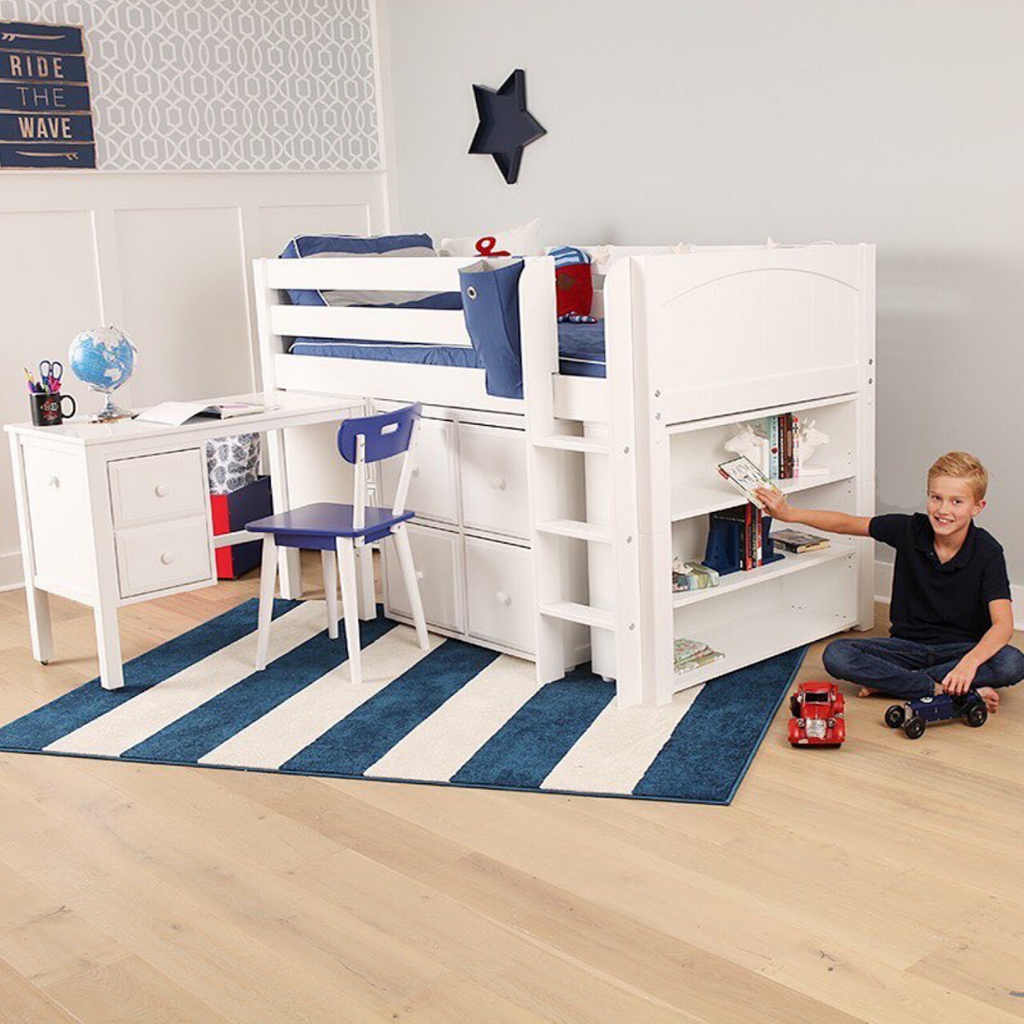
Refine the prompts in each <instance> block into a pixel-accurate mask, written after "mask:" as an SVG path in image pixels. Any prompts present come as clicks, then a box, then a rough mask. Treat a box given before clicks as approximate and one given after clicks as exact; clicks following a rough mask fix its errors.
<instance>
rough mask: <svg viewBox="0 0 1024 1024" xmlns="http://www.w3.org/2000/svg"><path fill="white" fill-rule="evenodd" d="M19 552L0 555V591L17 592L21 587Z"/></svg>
mask: <svg viewBox="0 0 1024 1024" xmlns="http://www.w3.org/2000/svg"><path fill="white" fill-rule="evenodd" d="M22 581H23V577H22V572H21V552H20V551H6V552H4V553H3V554H0V590H17V589H18V587H20V586H21V585H22Z"/></svg>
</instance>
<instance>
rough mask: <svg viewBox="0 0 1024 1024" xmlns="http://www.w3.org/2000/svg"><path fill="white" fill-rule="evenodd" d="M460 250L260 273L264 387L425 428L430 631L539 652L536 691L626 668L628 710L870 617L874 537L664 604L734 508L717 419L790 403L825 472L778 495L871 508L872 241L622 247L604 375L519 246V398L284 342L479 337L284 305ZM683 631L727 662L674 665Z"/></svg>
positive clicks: (451, 276) (376, 285) (445, 280)
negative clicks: (566, 354) (582, 361)
mask: <svg viewBox="0 0 1024 1024" xmlns="http://www.w3.org/2000/svg"><path fill="white" fill-rule="evenodd" d="M474 262H476V261H475V260H473V259H446V258H437V259H418V260H410V259H400V258H386V257H372V258H366V259H362V258H345V259H335V260H332V259H320V260H307V261H301V260H258V261H256V262H255V266H254V273H255V281H256V295H257V308H258V313H259V327H260V353H261V364H262V370H263V379H264V386H265V387H266V388H267V389H268V390H273V389H277V388H284V389H291V390H300V391H310V392H322V393H330V394H342V395H351V396H356V397H359V398H362V399H366V400H368V401H371V402H374V403H377V404H383V405H386V404H387V403H388V402H403V401H413V400H415V401H421V402H423V403H424V404H425V406H426V407H427V409H426V416H427V417H428V418H433V420H434V424H433V425H434V427H435V429H436V438H435V440H436V443H435V444H434V445H433V446H431V444H430V443H427V444H424V445H423V446H422V447H423V451H422V452H421V471H422V472H421V476H420V493H419V496H417V495H416V494H415V493H413V492H415V490H416V486H417V485H416V484H415V483H414V487H413V492H411V493H410V499H409V500H410V505H411V507H413V508H417V510H418V511H420V512H421V517H422V518H421V520H420V526H419V528H418V529H419V532H418V534H417V535H416V536H414V537H413V545H414V549H416V545H417V543H419V544H420V550H418V551H417V565H420V564H421V562H423V563H424V564H426V565H427V569H426V570H425V578H424V581H423V588H422V589H423V590H424V594H425V603H426V604H427V606H428V620H431V621H432V628H434V629H436V630H437V631H439V632H441V633H444V634H446V635H450V636H458V637H464V638H467V639H470V640H472V641H473V642H475V643H482V644H485V645H489V646H492V647H495V648H497V649H499V650H505V651H510V652H512V653H518V654H521V655H523V656H526V657H534V658H535V660H536V662H537V671H538V677H539V681H540V682H547V681H550V680H552V679H557V678H560V677H561V675H562V674H563V672H564V671H565V669H566V668H570V667H572V666H574V665H575V664H577V663H578V662H579V661H581V660H583V659H584V658H585V657H586V656H587V654H588V652H589V653H591V654H592V657H593V663H594V668H595V671H597V672H598V673H600V674H602V675H604V676H606V677H611V678H614V679H615V680H616V684H617V694H618V702H619V705H620V706H630V705H636V704H646V705H653V704H663V703H666V702H667V701H669V700H670V699H671V697H672V694H673V693H675V692H677V691H678V690H680V689H683V688H686V687H690V686H694V685H697V684H699V683H702V682H706V681H708V680H710V679H713V678H715V677H717V676H719V675H722V674H724V673H726V672H729V671H732V670H734V669H737V668H740V667H743V666H745V665H748V664H751V663H753V662H755V661H758V660H761V659H762V658H765V657H769V656H770V655H772V654H776V653H779V652H781V651H784V650H787V649H790V648H792V647H795V646H798V645H800V644H803V643H808V642H810V641H813V640H816V639H819V638H821V637H824V636H828V635H830V634H832V633H835V632H838V631H841V630H844V629H848V628H851V627H856V628H868V627H870V626H871V625H872V622H873V608H872V600H873V598H872V595H873V591H874V587H873V561H872V552H871V550H870V544H869V542H867V541H858V542H852V543H842V544H840V543H834V544H833V546H832V548H830V549H829V550H828V551H826V552H819V553H816V554H814V555H804V556H790V557H786V558H785V559H784V560H782V561H781V562H777V563H773V564H772V565H769V566H765V567H763V568H761V569H756V570H752V571H749V572H745V573H737V574H735V575H730V576H728V577H726V578H724V579H723V580H722V584H721V586H720V587H718V588H715V589H713V590H706V591H699V592H696V593H692V594H673V592H672V589H671V561H672V557H673V555H674V554H678V555H682V556H683V557H688V558H691V559H692V558H699V557H700V556H701V554H702V553H703V541H704V538H705V536H706V520H707V513H709V512H711V511H713V510H715V509H721V508H727V507H729V506H731V505H735V504H738V503H739V502H738V496H737V495H736V493H735V492H733V491H732V490H731V488H729V486H728V485H727V484H725V482H724V481H721V480H720V479H719V478H718V476H717V473H716V470H715V466H716V463H717V462H719V461H722V458H723V449H722V447H721V446H722V444H723V442H724V441H725V439H726V438H727V436H728V433H729V432H730V428H731V427H732V426H734V425H735V424H739V423H743V422H746V421H752V420H755V419H757V418H759V417H762V416H765V415H771V414H775V413H778V412H785V411H799V412H801V413H802V415H804V416H810V417H813V418H815V419H816V420H817V421H818V422H819V424H820V425H821V426H822V427H824V429H825V430H826V432H827V433H828V434H829V435H830V437H831V443H830V444H829V445H828V446H827V447H826V448H825V449H823V451H822V459H821V462H822V468H824V469H826V470H827V473H824V474H822V475H816V476H808V477H805V478H800V479H797V480H794V481H788V482H786V484H785V487H786V488H788V489H790V490H793V491H801V492H803V493H802V494H801V501H802V502H804V503H807V504H811V505H815V506H819V507H833V508H839V509H842V510H844V511H847V512H850V513H852V514H858V515H870V514H872V513H873V511H874V301H875V293H874V247H873V246H869V245H815V246H805V247H793V248H787V247H727V248H714V247H708V248H696V249H694V250H693V251H691V252H688V253H680V254H673V255H664V256H661V255H659V256H631V257H627V258H623V259H621V260H619V261H618V262H616V263H615V264H614V265H613V266H612V268H611V270H610V272H609V274H608V276H607V278H606V280H605V286H604V290H603V302H600V301H599V312H600V310H601V308H602V307H603V314H604V323H605V350H606V357H605V358H606V367H607V376H606V377H605V378H593V377H577V376H567V375H564V374H562V373H559V372H558V367H559V363H558V339H557V325H556V319H555V289H554V267H553V261H552V260H551V259H550V258H549V257H537V258H532V259H531V258H528V259H527V260H526V266H525V268H524V270H523V273H522V277H521V278H520V286H519V300H520V317H521V329H522V350H523V362H524V386H525V398H524V399H523V400H516V399H507V398H496V397H492V396H489V395H488V394H487V393H486V390H485V387H484V371H483V370H481V369H470V368H462V367H446V366H431V365H418V364H408V363H388V362H378V361H374V360H366V359H349V358H339V359H336V358H329V357H322V356H308V355H292V354H289V353H288V351H287V348H288V341H287V339H289V338H294V337H312V338H327V339H331V338H344V339H365V340H367V341H376V342H382V341H393V342H415V343H418V344H421V345H425V344H441V345H469V344H470V341H469V338H468V335H467V333H466V329H465V326H464V321H463V317H462V313H461V311H434V310H422V309H363V308H359V309H356V308H326V307H323V308H317V307H301V306H291V305H288V304H287V300H286V298H283V297H282V294H281V290H282V289H287V288H309V289H313V288H318V289H328V288H330V289H366V290H386V291H457V290H458V270H459V268H461V267H464V266H467V265H469V264H471V263H474ZM422 436H423V437H426V436H427V432H424V433H423V435H422ZM496 466H497V467H498V469H499V470H500V472H492V471H493V470H494V468H495V467H496ZM271 468H272V473H274V475H275V477H276V479H275V481H274V487H275V495H276V499H275V500H276V501H277V502H278V503H279V504H281V505H284V504H286V503H287V496H288V483H289V482H288V481H287V480H286V479H284V476H283V467H282V463H281V461H280V460H279V459H277V458H276V456H275V453H274V452H273V450H272V452H271ZM438 481H441V483H440V484H438ZM527 482H528V486H527ZM381 486H383V487H384V489H385V491H386V490H387V487H388V482H387V480H386V479H385V480H383V481H381ZM417 537H418V538H419V539H418V541H417ZM432 560H433V562H432ZM531 577H532V583H531V582H530V579H531ZM293 579H294V577H293ZM385 583H386V588H385V589H386V606H387V608H388V612H389V614H392V615H394V616H395V617H397V618H400V619H403V618H406V619H407V616H405V615H403V605H402V596H403V595H402V594H401V593H399V592H398V591H397V590H395V581H394V579H393V574H392V573H390V572H389V571H388V567H387V565H386V564H385ZM288 585H289V584H287V583H286V586H288ZM432 601H433V602H434V608H435V613H434V615H433V616H432V615H431V607H430V606H431V602H432ZM677 636H687V637H691V638H694V639H701V640H704V641H706V642H708V643H709V644H711V645H712V646H713V647H717V648H718V649H719V650H722V651H723V652H724V653H725V654H726V657H725V658H724V659H723V660H721V661H719V662H716V663H714V664H712V665H710V666H707V667H706V668H703V669H699V670H697V671H692V672H687V673H684V674H681V675H676V674H675V672H674V670H673V654H672V648H673V639H674V638H675V637H677Z"/></svg>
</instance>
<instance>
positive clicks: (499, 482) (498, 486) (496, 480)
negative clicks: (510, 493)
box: [491, 476, 507, 491]
mask: <svg viewBox="0 0 1024 1024" xmlns="http://www.w3.org/2000/svg"><path fill="white" fill-rule="evenodd" d="M491 486H492V487H493V488H494V489H495V490H496V491H503V490H505V487H506V486H507V485H506V483H505V478H504V477H503V476H492V477H491Z"/></svg>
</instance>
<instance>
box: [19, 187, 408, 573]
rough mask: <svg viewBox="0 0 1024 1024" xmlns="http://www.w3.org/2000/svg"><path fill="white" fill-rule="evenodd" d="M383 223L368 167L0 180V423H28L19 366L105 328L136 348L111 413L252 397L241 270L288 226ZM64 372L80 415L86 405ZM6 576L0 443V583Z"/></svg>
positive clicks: (275, 246) (255, 383) (248, 280)
mask: <svg viewBox="0 0 1024 1024" xmlns="http://www.w3.org/2000/svg"><path fill="white" fill-rule="evenodd" d="M387 228H388V216H387V191H386V182H385V177H384V173H383V172H338V173H333V172H318V173H302V172H296V173H285V172H281V173H234V172H220V173H215V172H211V173H203V172H182V173H112V172H103V171H100V172H85V171H80V172H78V171H76V172H34V171H26V172H5V173H4V176H3V188H2V189H0V240H2V243H3V244H2V245H0V281H3V284H4V287H3V293H2V300H0V341H2V348H0V352H2V354H3V358H2V360H0V422H4V423H9V422H14V421H19V420H26V419H28V418H29V409H28V401H27V394H28V392H27V390H26V388H25V382H24V377H23V375H22V372H21V367H22V365H26V366H29V367H34V366H35V365H36V364H37V363H38V362H39V360H40V359H42V358H54V357H56V358H60V359H66V355H67V350H68V345H69V343H70V341H71V339H72V338H73V337H74V335H76V334H77V333H78V332H79V331H81V330H83V329H85V328H87V327H95V326H99V325H100V324H101V323H110V322H113V323H117V324H118V325H120V326H121V327H122V328H123V329H124V330H125V331H126V332H127V333H128V335H129V336H130V337H131V338H132V339H133V340H134V341H135V343H136V345H137V346H138V349H139V368H138V371H137V375H136V377H135V378H134V379H133V380H132V382H131V383H130V384H129V385H127V386H126V387H125V388H124V390H123V391H122V392H119V393H118V396H117V397H118V401H119V402H121V403H122V404H124V405H126V406H132V405H149V404H152V403H154V402H160V401H165V400H168V399H185V398H189V397H209V396H213V395H217V394H224V393H227V392H231V391H246V390H249V389H251V388H253V387H259V384H260V382H259V380H258V378H257V365H258V361H257V358H256V351H257V346H256V337H255V320H256V317H255V308H254V305H253V294H252V271H251V267H250V261H251V260H253V259H255V258H257V257H259V256H276V255H277V254H278V253H280V252H281V250H282V249H283V248H284V246H285V245H286V244H287V242H288V239H289V238H291V237H292V236H293V235H295V234H299V233H302V232H340V233H351V234H367V233H377V232H383V231H386V230H387ZM70 378H71V375H70V372H69V373H68V374H67V375H66V377H65V391H67V392H69V393H70V394H72V395H74V397H75V398H76V399H78V401H79V407H80V410H81V412H82V413H83V414H88V413H91V412H94V411H95V410H96V409H98V408H99V406H100V400H99V398H98V397H97V396H96V395H93V394H91V393H90V392H89V391H88V389H87V388H85V387H83V386H82V385H80V384H78V382H77V381H74V380H72V379H70ZM20 578H21V558H20V554H19V553H18V536H17V525H16V520H15V513H14V497H13V491H12V486H11V475H10V460H9V458H8V456H7V451H6V445H5V446H4V452H3V454H2V455H0V588H3V587H5V586H12V585H16V584H18V583H19V582H20Z"/></svg>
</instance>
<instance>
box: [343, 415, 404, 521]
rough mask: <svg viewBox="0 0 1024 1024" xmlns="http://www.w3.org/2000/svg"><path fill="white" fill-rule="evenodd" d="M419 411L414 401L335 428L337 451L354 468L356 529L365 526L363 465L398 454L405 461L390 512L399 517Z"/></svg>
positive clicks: (353, 509)
mask: <svg viewBox="0 0 1024 1024" xmlns="http://www.w3.org/2000/svg"><path fill="white" fill-rule="evenodd" d="M422 408H423V407H422V405H421V404H420V403H419V402H414V403H413V404H412V405H406V406H403V407H402V408H401V409H395V410H394V411H393V412H385V413H381V414H380V415H378V416H357V417H354V418H352V419H348V420H345V421H344V422H343V423H342V424H341V426H340V427H339V428H338V451H339V453H340V454H341V457H342V458H343V459H344V460H345V461H346V462H351V463H353V464H354V465H355V467H356V472H355V494H354V495H353V503H352V520H353V525H355V526H356V527H357V528H358V529H362V527H363V526H365V525H366V482H367V481H366V464H367V463H370V462H382V461H383V460H384V459H390V458H391V457H392V456H395V455H401V454H402V452H405V459H404V460H403V462H402V472H401V474H400V476H399V478H398V486H397V487H396V488H395V503H394V507H393V508H392V512H393V513H394V514H395V515H401V514H402V513H403V512H404V511H405V499H406V496H407V495H408V493H409V483H410V481H411V479H412V455H413V452H414V450H415V448H416V434H417V431H418V427H419V418H420V412H421V411H422Z"/></svg>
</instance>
